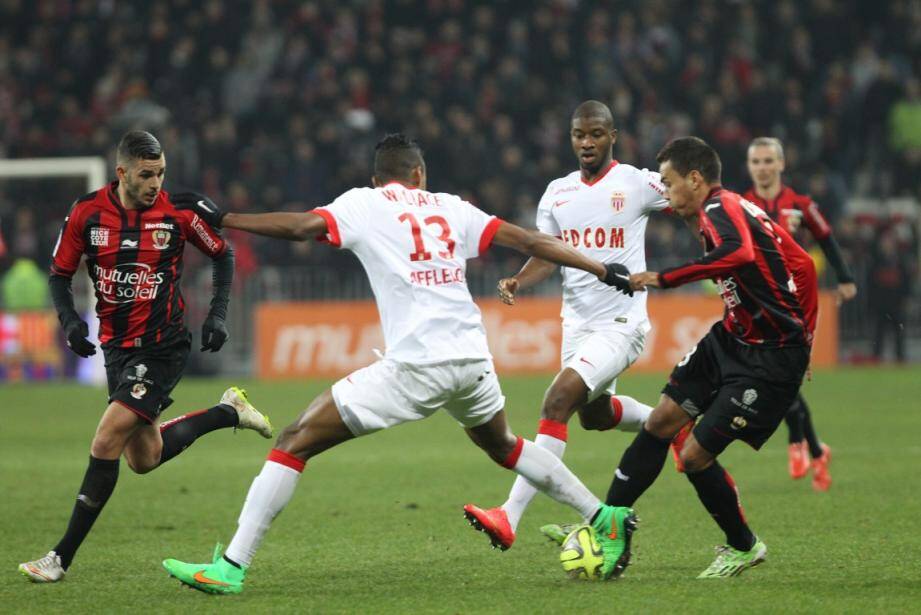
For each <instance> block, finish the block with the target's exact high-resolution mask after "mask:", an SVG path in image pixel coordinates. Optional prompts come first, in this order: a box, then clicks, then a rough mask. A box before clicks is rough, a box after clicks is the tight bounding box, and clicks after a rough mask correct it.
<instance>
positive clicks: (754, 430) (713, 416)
mask: <svg viewBox="0 0 921 615" xmlns="http://www.w3.org/2000/svg"><path fill="white" fill-rule="evenodd" d="M808 366H809V349H808V348H805V347H798V348H760V347H757V346H750V345H747V344H743V343H742V342H740V341H738V340H737V339H736V338H734V337H733V336H732V335H731V334H730V333H729V332H727V331H726V329H725V328H724V327H723V324H722V323H721V322H718V323H716V324H715V325H714V326H713V328H711V329H710V331H709V332H708V333H707V335H705V336H704V338H703V339H702V340H700V342H698V344H697V346H695V347H694V348H693V349H691V351H690V352H689V353H688V354H687V355H685V357H684V358H683V359H682V360H681V361H680V362H679V363H678V365H676V366H675V369H674V370H672V374H671V377H670V378H669V381H668V384H666V385H665V387H664V388H663V389H662V392H663V393H665V394H666V395H668V396H669V397H670V398H671V399H672V400H674V401H675V403H677V404H678V405H679V406H681V407H682V408H683V409H684V411H685V412H687V413H688V414H689V415H690V416H691V418H695V419H696V418H697V417H699V416H700V417H701V418H700V420H699V421H698V422H697V425H696V426H695V427H694V438H696V439H697V441H698V442H699V443H700V445H701V446H702V447H703V448H704V449H706V450H707V451H708V452H710V453H712V454H714V455H719V454H720V453H721V452H723V450H725V448H726V447H727V446H729V445H730V444H731V443H732V441H733V440H742V441H743V442H745V443H747V444H748V445H750V446H751V447H752V448H754V449H755V450H757V449H759V448H761V446H762V445H763V444H764V443H765V442H766V441H767V439H768V438H770V437H771V434H773V433H774V431H775V430H776V429H777V426H778V425H780V423H781V421H783V418H784V415H786V413H787V410H788V409H789V408H790V405H791V404H792V403H793V401H794V400H795V399H796V396H797V395H798V394H799V388H800V385H801V384H802V382H803V376H804V375H805V373H806V368H807V367H808Z"/></svg>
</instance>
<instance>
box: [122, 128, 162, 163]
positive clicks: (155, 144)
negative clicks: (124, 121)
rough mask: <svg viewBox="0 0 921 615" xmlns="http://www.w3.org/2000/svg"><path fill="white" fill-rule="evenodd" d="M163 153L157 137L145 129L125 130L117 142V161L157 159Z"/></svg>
mask: <svg viewBox="0 0 921 615" xmlns="http://www.w3.org/2000/svg"><path fill="white" fill-rule="evenodd" d="M162 155H163V147H162V146H161V145H160V142H159V141H157V138H156V137H155V136H153V135H152V134H150V133H149V132H147V131H146V130H132V131H130V132H126V133H125V135H124V136H123V137H122V140H121V141H119V142H118V152H117V156H118V161H119V162H128V161H129V160H159V158H160V156H162Z"/></svg>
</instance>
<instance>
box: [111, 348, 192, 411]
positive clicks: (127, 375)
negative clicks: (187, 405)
mask: <svg viewBox="0 0 921 615" xmlns="http://www.w3.org/2000/svg"><path fill="white" fill-rule="evenodd" d="M191 346H192V336H191V334H190V333H188V332H185V333H183V335H182V338H181V339H180V340H179V341H177V342H175V343H172V344H167V345H163V346H151V347H149V348H107V349H104V350H103V353H104V354H105V360H106V379H107V380H108V383H109V402H110V403H111V402H113V401H114V402H118V403H119V404H120V405H122V406H124V407H126V408H128V409H129V410H131V411H132V412H134V413H135V414H137V415H138V416H139V417H141V418H142V419H144V420H145V421H147V422H148V423H154V422H156V420H157V418H159V416H160V413H161V412H163V411H164V410H166V408H167V407H169V405H170V404H171V403H173V400H172V398H171V397H170V396H169V394H170V393H171V392H172V391H173V389H174V388H176V385H177V384H179V380H180V379H181V378H182V372H183V370H184V369H185V364H186V360H187V359H188V358H189V351H190V350H191Z"/></svg>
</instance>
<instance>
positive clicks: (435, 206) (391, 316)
mask: <svg viewBox="0 0 921 615" xmlns="http://www.w3.org/2000/svg"><path fill="white" fill-rule="evenodd" d="M312 213H315V214H317V215H320V216H322V217H323V218H324V219H325V220H326V223H327V226H328V229H329V230H328V233H327V236H326V240H327V241H329V242H330V243H331V244H332V245H334V246H337V247H342V248H345V249H347V250H351V251H352V252H353V253H354V254H355V255H356V256H357V257H358V260H359V261H361V264H362V266H363V267H364V268H365V271H366V272H367V274H368V278H369V280H370V281H371V289H372V290H373V291H374V298H375V300H376V302H377V309H378V312H379V313H380V317H381V325H382V326H383V329H384V340H385V341H386V344H387V358H389V359H393V360H395V361H400V362H404V363H413V364H427V363H439V362H442V361H449V360H457V359H483V358H485V359H491V358H492V357H491V355H490V354H489V348H488V347H487V345H486V331H485V329H484V328H483V322H482V318H481V316H480V310H479V308H477V306H476V304H475V303H474V302H473V298H472V297H471V296H470V291H469V289H468V288H467V259H469V258H476V257H477V256H479V255H480V254H482V253H483V252H484V251H485V250H486V249H488V248H489V246H490V244H491V243H492V239H493V237H494V236H495V234H496V231H497V230H498V228H499V226H500V225H501V224H502V221H501V220H500V219H499V218H496V217H495V216H490V215H488V214H486V213H485V212H483V211H481V210H479V209H477V208H476V207H474V206H473V205H471V204H470V203H468V202H467V201H464V200H463V199H461V198H460V197H458V196H455V195H453V194H446V193H438V192H427V191H425V190H420V189H418V188H408V187H406V186H403V185H402V184H399V183H396V182H393V183H390V184H387V185H386V186H383V187H380V188H354V189H352V190H349V191H348V192H345V193H344V194H342V195H341V196H340V197H339V198H337V199H336V200H335V201H333V203H332V204H330V205H327V206H326V207H319V208H317V209H314V210H312Z"/></svg>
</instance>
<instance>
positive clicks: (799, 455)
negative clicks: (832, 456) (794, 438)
mask: <svg viewBox="0 0 921 615" xmlns="http://www.w3.org/2000/svg"><path fill="white" fill-rule="evenodd" d="M787 469H788V470H789V471H790V478H792V479H793V480H797V479H800V478H802V477H804V476H806V474H807V473H808V472H809V445H807V444H806V442H805V440H804V441H802V442H792V443H791V444H790V446H788V447H787Z"/></svg>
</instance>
